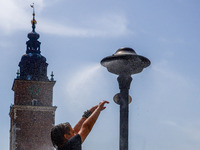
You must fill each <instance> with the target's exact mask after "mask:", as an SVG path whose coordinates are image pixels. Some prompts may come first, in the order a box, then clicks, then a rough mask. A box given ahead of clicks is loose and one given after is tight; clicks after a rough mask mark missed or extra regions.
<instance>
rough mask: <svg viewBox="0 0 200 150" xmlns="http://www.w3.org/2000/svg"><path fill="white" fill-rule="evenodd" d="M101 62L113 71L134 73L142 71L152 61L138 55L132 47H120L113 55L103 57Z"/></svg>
mask: <svg viewBox="0 0 200 150" xmlns="http://www.w3.org/2000/svg"><path fill="white" fill-rule="evenodd" d="M101 64H102V65H103V66H104V67H106V68H107V69H108V71H109V72H111V73H114V74H117V75H132V74H136V73H140V72H141V71H142V70H143V69H144V68H146V67H148V66H149V65H150V64H151V62H150V60H149V59H148V58H146V57H144V56H140V55H137V54H136V52H135V51H134V50H133V49H132V48H128V47H124V48H120V49H118V50H117V51H116V53H115V54H113V55H112V56H108V57H105V58H103V59H102V60H101Z"/></svg>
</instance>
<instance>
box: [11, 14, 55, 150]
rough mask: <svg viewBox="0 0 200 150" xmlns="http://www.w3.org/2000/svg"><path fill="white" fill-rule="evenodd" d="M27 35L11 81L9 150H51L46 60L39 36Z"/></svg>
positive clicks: (51, 109) (51, 112) (50, 87)
mask: <svg viewBox="0 0 200 150" xmlns="http://www.w3.org/2000/svg"><path fill="white" fill-rule="evenodd" d="M35 24H36V20H35V13H34V12H33V20H32V32H31V33H29V34H28V38H29V40H28V41H27V42H26V45H27V48H26V54H25V55H23V56H22V58H21V61H20V63H19V67H20V72H18V74H17V78H16V79H15V80H14V83H13V87H12V90H13V91H14V104H13V105H12V106H11V107H10V113H9V115H10V120H11V121H10V150H53V149H54V148H53V145H52V143H51V139H50V131H51V128H52V127H53V126H54V123H55V111H56V106H53V105H52V103H53V86H54V84H55V81H54V79H53V74H52V77H51V79H50V80H49V79H48V77H47V66H48V64H47V63H46V58H45V57H44V56H42V55H41V51H40V42H39V41H38V38H39V34H38V33H36V32H35Z"/></svg>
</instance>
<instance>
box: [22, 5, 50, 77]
mask: <svg viewBox="0 0 200 150" xmlns="http://www.w3.org/2000/svg"><path fill="white" fill-rule="evenodd" d="M31 7H32V8H33V20H32V21H31V24H32V32H30V33H28V38H29V40H28V41H27V42H26V45H27V46H26V54H25V55H23V56H22V58H21V61H20V63H19V67H20V77H19V78H20V79H23V80H33V81H48V77H47V66H48V64H47V63H46V58H45V57H44V56H42V55H41V51H40V44H41V42H39V41H38V39H39V37H40V35H39V34H38V33H37V32H36V31H35V28H36V23H37V21H36V20H35V9H34V5H31Z"/></svg>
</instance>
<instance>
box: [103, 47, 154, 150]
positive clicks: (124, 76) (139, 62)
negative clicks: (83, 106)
mask: <svg viewBox="0 0 200 150" xmlns="http://www.w3.org/2000/svg"><path fill="white" fill-rule="evenodd" d="M150 63H151V62H150V60H149V59H148V58H146V57H144V56H140V55H137V54H136V52H135V51H134V50H133V49H132V48H128V47H125V48H120V49H118V50H117V51H116V53H115V54H113V55H112V56H108V57H105V58H103V59H102V60H101V65H103V66H104V67H106V68H107V70H108V71H109V72H111V73H114V74H117V75H119V76H118V78H117V80H118V83H119V89H120V93H118V94H116V95H115V96H114V98H113V99H114V101H115V103H117V104H119V105H120V145H119V146H120V150H128V113H129V107H128V105H129V103H130V102H131V101H132V98H131V97H130V96H129V89H130V84H131V81H132V77H131V75H132V74H136V73H140V72H141V71H142V70H143V69H144V68H146V67H148V66H149V65H150Z"/></svg>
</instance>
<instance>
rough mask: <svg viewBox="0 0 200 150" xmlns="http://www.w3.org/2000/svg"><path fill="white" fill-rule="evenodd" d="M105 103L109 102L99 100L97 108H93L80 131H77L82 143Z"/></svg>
mask: <svg viewBox="0 0 200 150" xmlns="http://www.w3.org/2000/svg"><path fill="white" fill-rule="evenodd" d="M106 103H107V104H108V103H109V102H108V101H102V102H100V103H99V105H98V106H97V108H96V109H95V111H94V112H93V113H92V115H91V116H90V117H89V118H87V119H86V120H85V121H84V122H83V124H82V127H81V129H80V131H79V132H78V134H79V135H80V136H81V140H82V143H83V142H84V140H85V139H86V137H87V136H88V134H89V133H90V131H91V130H92V128H93V126H94V124H95V122H96V120H97V118H98V117H99V114H100V113H101V111H102V110H104V109H105V108H106V107H105V106H104V105H105V104H106Z"/></svg>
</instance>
